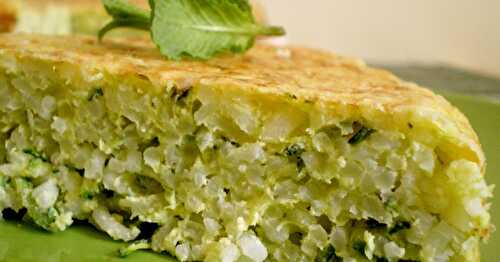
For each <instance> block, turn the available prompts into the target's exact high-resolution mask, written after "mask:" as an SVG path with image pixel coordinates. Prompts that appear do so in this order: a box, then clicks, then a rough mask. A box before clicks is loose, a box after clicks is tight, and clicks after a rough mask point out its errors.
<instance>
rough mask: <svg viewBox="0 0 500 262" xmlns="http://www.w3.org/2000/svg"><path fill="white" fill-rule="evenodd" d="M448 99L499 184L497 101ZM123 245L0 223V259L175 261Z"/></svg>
mask: <svg viewBox="0 0 500 262" xmlns="http://www.w3.org/2000/svg"><path fill="white" fill-rule="evenodd" d="M447 98H448V99H449V100H450V101H451V102H452V103H453V104H454V105H456V106H457V107H459V108H460V109H461V110H462V111H463V112H464V113H465V114H466V115H467V116H468V117H469V119H470V120H471V122H472V126H474V128H475V130H476V132H477V133H478V134H479V137H480V139H481V142H482V144H483V148H484V150H485V152H486V155H487V158H488V169H487V180H488V182H489V183H494V184H497V185H500V176H498V174H500V139H499V137H498V136H499V135H500V133H499V130H500V103H495V102H492V101H487V100H483V99H480V98H474V97H468V96H460V95H448V96H447ZM497 193H498V192H497ZM493 202H494V205H493V209H492V216H493V223H494V224H496V225H499V226H500V195H499V194H496V197H495V200H494V201H493ZM122 246H123V243H120V242H117V241H113V240H111V239H110V238H109V237H107V236H106V235H105V234H103V233H100V232H98V231H96V230H95V229H93V228H92V227H90V226H88V225H76V226H73V227H71V228H70V229H69V230H67V231H65V232H61V233H57V234H51V233H47V232H44V231H41V230H39V229H36V228H33V227H30V226H27V225H19V224H17V223H12V222H0V261H9V262H21V261H23V262H24V261H26V262H58V261H72V262H80V261H82V262H83V261H92V262H99V261H128V262H134V261H148V262H155V261H163V262H165V261H174V259H172V258H171V257H169V256H167V255H158V254H153V253H151V252H137V253H134V254H132V255H131V256H129V257H128V258H127V259H120V258H118V257H117V250H118V249H119V248H120V247H122ZM498 247H500V233H494V234H493V236H492V237H491V239H490V241H489V243H488V244H487V245H486V246H483V247H482V256H483V261H496V260H497V259H498V255H497V254H498V250H497V249H498Z"/></svg>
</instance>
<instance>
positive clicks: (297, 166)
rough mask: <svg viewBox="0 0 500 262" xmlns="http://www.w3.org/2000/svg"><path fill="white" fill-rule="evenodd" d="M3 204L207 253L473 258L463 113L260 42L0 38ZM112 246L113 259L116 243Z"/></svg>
mask: <svg viewBox="0 0 500 262" xmlns="http://www.w3.org/2000/svg"><path fill="white" fill-rule="evenodd" d="M0 112H1V114H0V141H1V143H0V163H1V165H0V182H1V183H0V208H1V209H12V210H14V211H19V210H23V209H26V210H27V213H26V215H25V218H28V219H29V220H31V221H32V222H33V223H35V224H37V225H39V226H40V227H42V228H44V229H46V230H49V231H61V230H64V229H66V228H67V227H68V226H70V225H71V224H72V221H73V219H80V220H89V221H91V223H93V224H94V225H95V226H96V227H98V228H99V229H101V230H102V231H104V232H106V233H108V234H109V235H110V236H111V237H113V238H114V239H120V240H124V241H132V240H135V239H140V238H145V239H146V241H145V242H144V241H143V242H142V243H140V244H138V245H132V246H131V247H130V250H125V251H131V250H132V249H134V248H136V247H141V248H151V249H153V250H154V251H157V252H161V251H166V252H168V253H170V254H172V255H173V256H175V257H177V258H178V259H179V260H182V261H185V260H189V261H192V260H206V261H236V260H238V259H239V260H238V261H264V260H269V261H313V260H317V261H365V260H375V261H479V242H480V240H481V239H482V238H486V237H487V236H488V234H489V231H490V228H491V226H490V224H489V221H490V218H489V213H488V209H489V203H488V199H489V198H490V197H491V196H492V187H489V186H487V184H486V183H485V180H484V177H483V174H484V171H485V157H484V155H483V152H482V150H481V147H480V144H479V141H478V138H477V136H476V134H475V133H474V131H473V129H472V128H471V126H470V124H469V122H468V121H467V119H466V118H465V117H464V115H462V114H461V113H460V112H459V111H458V110H457V109H456V108H454V107H453V106H452V105H450V104H449V103H448V102H447V101H446V100H445V99H443V98H442V97H440V96H438V95H435V94H434V93H432V92H431V91H429V90H427V89H424V88H421V87H418V86H417V85H415V84H412V83H408V82H404V81H401V80H400V79H398V78H396V77H395V76H393V75H392V74H390V73H388V72H386V71H381V70H377V69H372V68H369V67H367V66H366V65H365V64H364V63H363V62H361V61H358V60H353V59H349V58H344V57H341V56H338V55H334V54H330V53H326V52H321V51H316V50H311V49H305V48H292V47H290V48H283V47H281V48H277V47H272V46H265V45H258V46H256V47H255V48H253V49H252V50H251V51H249V52H248V53H247V54H245V55H240V56H235V55H227V56H222V57H220V58H216V59H213V60H210V61H208V62H197V61H168V60H166V59H165V58H164V57H162V56H160V54H159V53H158V52H157V51H156V49H155V47H154V46H153V45H152V44H150V43H147V42H142V40H128V41H126V42H121V41H120V40H108V41H106V42H105V43H103V44H99V43H97V41H96V40H94V39H92V38H85V37H62V38H56V37H43V36H36V35H13V34H4V35H0ZM125 253H127V252H125Z"/></svg>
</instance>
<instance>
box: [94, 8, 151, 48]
mask: <svg viewBox="0 0 500 262" xmlns="http://www.w3.org/2000/svg"><path fill="white" fill-rule="evenodd" d="M102 3H103V5H104V9H106V12H107V13H108V14H109V15H110V16H111V17H112V18H113V20H112V21H111V22H109V23H108V24H107V25H106V26H104V27H103V28H102V29H101V30H99V34H98V37H99V40H101V39H102V38H103V37H104V35H105V34H106V33H108V32H109V31H111V30H113V29H116V28H119V27H130V28H135V29H140V30H149V28H150V27H151V23H150V22H151V17H150V13H149V12H148V11H146V10H142V9H140V8H138V7H136V6H134V5H131V4H129V3H128V2H126V1H123V0H102Z"/></svg>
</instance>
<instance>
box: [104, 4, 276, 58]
mask: <svg viewBox="0 0 500 262" xmlns="http://www.w3.org/2000/svg"><path fill="white" fill-rule="evenodd" d="M103 4H104V7H105V9H106V11H107V12H108V14H110V15H111V17H112V18H113V20H112V21H111V22H110V23H109V24H107V25H106V26H105V27H104V28H102V29H101V31H100V32H99V38H100V39H101V38H102V37H103V36H104V35H105V34H106V33H108V32H109V31H111V30H113V29H115V28H120V27H131V28H136V29H141V30H149V31H150V32H151V38H152V40H153V42H155V43H156V45H157V46H158V48H159V49H160V52H161V53H162V54H163V55H164V56H166V57H168V58H170V59H174V60H179V59H182V58H184V57H191V58H195V59H210V58H212V57H214V56H216V55H218V54H220V53H224V52H231V53H243V52H245V51H247V50H248V49H250V48H251V47H252V46H253V44H254V42H255V38H256V37H257V36H280V35H284V34H285V30H284V29H283V28H282V27H275V26H264V25H259V24H257V23H256V21H255V18H254V16H253V13H252V8H251V6H250V4H249V2H248V0H150V1H149V4H150V7H151V11H150V12H148V11H146V10H142V9H140V8H138V7H136V6H134V5H131V4H129V3H127V2H125V1H123V0H103Z"/></svg>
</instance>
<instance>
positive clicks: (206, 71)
mask: <svg viewBox="0 0 500 262" xmlns="http://www.w3.org/2000/svg"><path fill="white" fill-rule="evenodd" d="M1 53H11V54H13V55H14V56H16V57H21V58H22V57H28V58H38V59H42V60H48V61H54V62H65V63H70V64H76V65H82V67H83V68H86V69H85V70H90V71H105V72H109V73H111V74H113V75H138V76H141V77H142V78H147V79H149V80H150V81H151V82H152V83H153V85H154V86H155V87H156V90H155V91H158V92H161V91H163V90H164V87H165V86H166V84H167V83H168V82H171V81H184V82H185V81H186V80H189V82H190V83H194V84H200V85H212V86H222V87H225V88H238V89H239V90H241V91H251V92H257V93H263V94H266V95H274V96H282V95H289V94H293V95H295V96H296V97H298V98H299V99H304V100H311V101H315V103H316V104H318V105H321V106H323V107H325V108H330V109H334V111H335V112H336V113H335V114H339V115H342V114H344V115H343V117H362V118H363V119H366V122H367V123H368V124H371V125H373V126H374V127H379V128H391V129H397V130H400V131H402V132H404V133H406V134H409V135H412V132H414V133H416V132H415V130H420V131H425V132H429V133H432V134H433V136H436V137H438V138H436V139H438V140H439V141H444V142H443V143H444V146H443V147H444V149H445V150H448V149H450V148H452V149H453V150H452V151H453V154H458V155H459V156H460V157H462V158H468V159H470V160H472V161H475V162H477V163H478V164H479V165H480V166H481V167H482V170H483V172H484V164H485V160H484V155H483V152H482V150H481V147H480V144H479V141H478V138H477V136H476V134H475V132H474V131H473V129H472V127H471V126H470V124H469V122H468V120H467V119H466V117H465V116H464V115H463V114H462V113H460V112H459V110H458V109H456V108H455V107H453V106H452V105H451V104H450V103H448V102H447V101H446V100H445V99H444V98H442V97H441V96H438V95H435V94H434V93H433V92H431V91H429V90H428V89H425V88H421V87H419V86H417V85H415V84H412V83H408V82H404V81H402V80H400V79H398V78H397V77H395V76H394V75H392V74H391V73H389V72H387V71H383V70H378V69H373V68H370V67H368V66H366V65H365V64H364V63H363V62H361V61H359V60H354V59H349V58H345V57H342V56H338V55H335V54H331V53H328V52H324V51H318V50H312V49H307V48H298V47H287V48H278V47H272V46H265V45H258V46H256V47H254V48H253V49H252V50H250V51H249V52H248V53H246V54H245V55H225V56H222V57H219V58H216V59H212V60H210V61H208V62H198V61H183V62H178V61H168V60H167V59H165V58H164V57H162V56H161V55H160V54H159V53H158V51H157V49H156V48H155V47H154V46H153V45H152V44H151V43H150V42H149V41H144V40H140V39H137V40H130V39H129V40H126V42H124V41H123V40H106V41H105V42H104V43H102V44H99V43H98V42H97V41H96V39H95V38H87V37H58V38H56V37H43V36H36V35H14V34H4V35H0V57H1V56H2V55H1ZM0 66H1V63H0ZM345 108H348V110H349V112H343V111H342V109H344V111H345V110H346V109H345ZM337 109H338V110H337ZM409 122H412V124H414V125H415V128H409V127H408V123H409ZM420 133H421V132H420ZM421 139H424V140H425V139H426V138H425V137H424V138H421ZM448 151H450V150H448Z"/></svg>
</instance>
